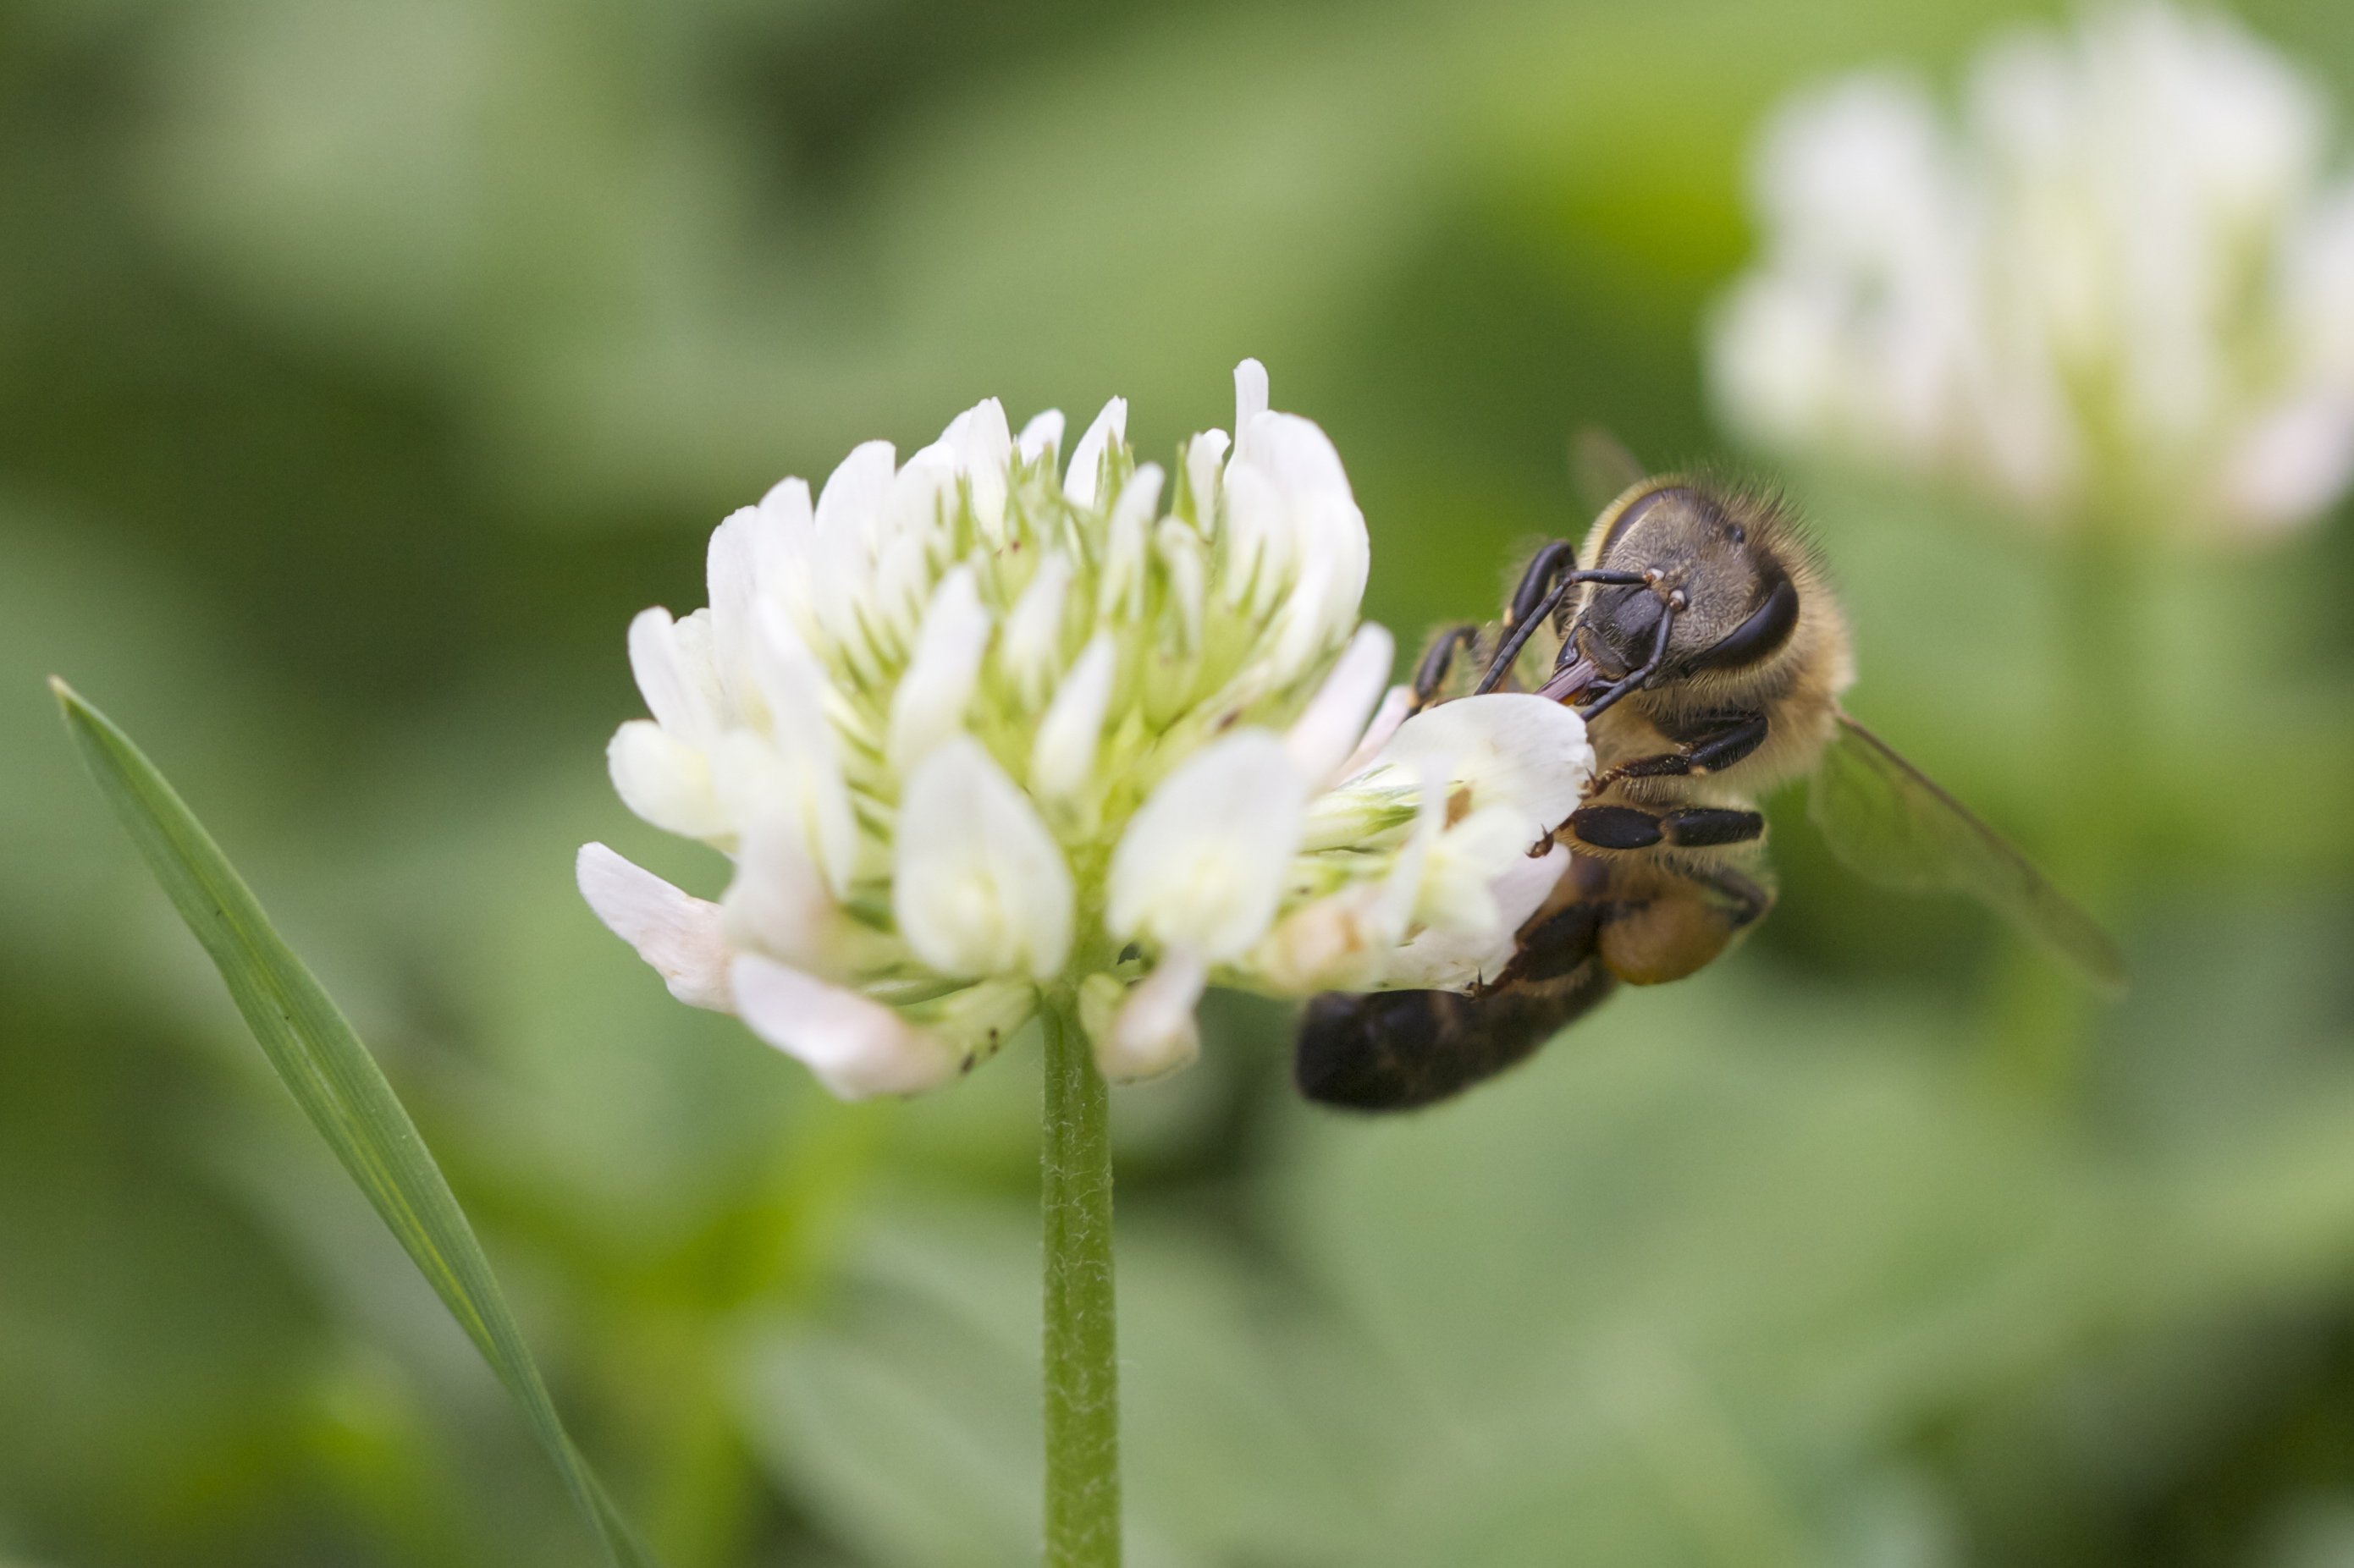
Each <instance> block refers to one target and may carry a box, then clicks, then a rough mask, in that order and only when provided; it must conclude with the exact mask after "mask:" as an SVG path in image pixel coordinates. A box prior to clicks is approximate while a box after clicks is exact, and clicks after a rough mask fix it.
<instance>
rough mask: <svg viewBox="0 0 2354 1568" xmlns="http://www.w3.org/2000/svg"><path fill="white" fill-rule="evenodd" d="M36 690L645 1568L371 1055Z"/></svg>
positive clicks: (180, 839)
mask: <svg viewBox="0 0 2354 1568" xmlns="http://www.w3.org/2000/svg"><path fill="white" fill-rule="evenodd" d="M49 686H50V689H51V690H52V691H54V692H55V693H56V694H57V698H58V706H59V707H60V708H62V709H63V710H64V712H65V719H66V728H67V729H68V730H69V732H70V733H71V734H72V736H73V738H74V743H75V745H77V746H78V747H80V749H81V754H82V758H83V760H84V761H85V762H87V763H88V764H89V766H90V773H91V775H92V777H94V778H95V779H97V780H98V785H99V788H100V789H101V790H103V791H104V792H105V794H106V798H107V800H108V801H109V802H110V803H111V805H112V806H113V808H114V812H115V815H116V816H117V817H119V818H121V819H122V825H123V827H124V828H125V829H127V830H128V831H129V832H130V834H131V838H132V842H134V843H135V844H137V845H138V846H139V853H141V854H142V855H143V856H144V857H145V858H146V861H147V864H148V867H149V869H151V870H152V871H154V874H155V878H156V880H157V881H159V882H161V883H162V884H163V885H164V892H165V893H167V894H169V895H171V899H172V903H173V905H174V906H175V907H176V908H177V909H178V910H179V912H180V917H181V918H182V919H183V920H186V922H187V924H188V929H189V930H191V931H193V932H195V933H196V940H197V941H199V942H201V943H203V944H204V948H205V951H206V952H207V953H208V954H210V955H211V957H212V960H213V963H214V964H215V965H216V966H217V968H218V969H219V970H220V974H221V979H222V980H225V981H227V982H228V991H229V995H230V997H231V998H232V999H234V1000H235V1001H236V1002H237V1007H238V1011H239V1012H241V1013H243V1014H244V1015H245V1021H246V1022H247V1023H248V1024H249V1025H250V1026H251V1027H252V1030H253V1033H254V1038H255V1039H257V1040H259V1041H260V1044H261V1049H262V1052H263V1053H264V1054H266V1055H267V1056H268V1057H269V1058H270V1065H271V1066H272V1067H274V1068H275V1069H277V1072H278V1075H279V1077H280V1078H281V1079H283V1080H284V1081H285V1084H286V1086H287V1088H289V1089H290V1090H292V1092H293V1095H294V1098H295V1101H296V1103H298V1104H299V1105H301V1106H302V1112H303V1114H304V1115H305V1116H308V1117H309V1118H311V1124H312V1125H313V1127H316V1128H318V1129H319V1133H320V1136H322V1137H323V1138H324V1139H326V1140H327V1145H328V1147H329V1148H331V1149H333V1150H334V1151H335V1158H336V1159H338V1160H342V1161H343V1164H344V1169H345V1170H346V1171H350V1172H351V1175H352V1180H353V1181H356V1182H358V1183H359V1185H360V1190H361V1191H362V1192H366V1194H367V1199H368V1202H371V1203H373V1204H375V1205H376V1213H378V1214H380V1215H382V1216H383V1217H384V1223H385V1224H387V1225H389V1226H390V1227H392V1234H394V1235H395V1236H396V1237H398V1239H399V1241H400V1245H402V1246H403V1247H405V1248H407V1249H408V1255H409V1256H410V1257H411V1258H412V1259H414V1260H415V1261H416V1264H417V1266H418V1267H419V1269H421V1270H422V1271H423V1272H424V1275H425V1277H426V1279H427V1280H428V1281H429V1282H430V1284H431V1285H432V1287H433V1288H434V1290H435V1291H436V1292H438V1293H439V1294H440V1298H441V1299H442V1301H443V1303H444V1304H445V1305H447V1306H448V1307H449V1308H450V1311H451V1316H453V1317H455V1318H456V1319H458V1323H459V1326H460V1327H461V1328H463V1329H464V1330H466V1334H467V1336H468V1337H469V1338H470V1339H472V1340H473V1341H474V1345H475V1348H476V1349H478V1350H480V1351H482V1359H483V1360H484V1361H488V1362H490V1364H491V1370H492V1371H493V1372H496V1373H497V1374H498V1378H499V1381H500V1382H501V1383H504V1384H505V1385H506V1389H507V1392H508V1393H510V1394H511V1395H513V1396H514V1402H515V1404H517V1405H518V1406H519V1407H520V1408H521V1409H522V1411H523V1414H524V1419H525V1422H526V1423H527V1424H528V1425H530V1427H531V1430H532V1435H533V1436H535V1437H536V1438H538V1440H539V1444H540V1446H541V1447H543V1448H545V1449H546V1451H547V1456H548V1457H549V1458H550V1459H552V1460H554V1461H555V1463H556V1467H557V1471H558V1472H559V1473H561V1474H562V1476H563V1478H564V1484H565V1486H566V1487H567V1489H569V1490H570V1491H571V1493H572V1497H573V1500H574V1501H575V1502H577V1503H578V1505H579V1507H580V1511H581V1512H582V1513H583V1514H584V1515H586V1516H587V1517H588V1522H589V1524H590V1525H591V1527H592V1528H594V1529H595V1531H596V1532H597V1534H598V1537H599V1539H600V1540H601V1541H602V1542H604V1545H605V1552H606V1556H607V1558H608V1560H609V1561H610V1562H611V1563H614V1564H615V1565H616V1568H652V1564H653V1559H652V1557H651V1556H650V1555H648V1553H647V1552H646V1551H645V1549H644V1548H643V1547H642V1546H641V1545H640V1544H639V1543H638V1542H637V1539H636V1537H635V1536H634V1535H632V1534H631V1531H630V1529H629V1526H628V1525H627V1524H626V1523H625V1522H624V1521H623V1520H622V1519H621V1516H620V1511H619V1510H617V1509H616V1508H615V1507H614V1505H613V1501H612V1499H611V1498H610V1497H609V1496H608V1495H607V1494H606V1491H605V1489H604V1486H603V1485H602V1484H601V1483H600V1482H599V1480H598V1479H597V1477H596V1474H595V1473H594V1472H593V1471H591V1470H590V1469H589V1467H588V1460H587V1459H586V1458H584V1457H582V1456H581V1453H580V1450H579V1449H578V1447H577V1446H575V1445H574V1443H573V1441H572V1438H571V1436H570V1434H568V1433H567V1432H566V1431H565V1429H564V1423H563V1420H562V1419H561V1418H560V1417H559V1416H558V1415H557V1413H556V1404H555V1402H554V1401H553V1400H551V1399H550V1398H549V1397H548V1393H547V1384H546V1381H545V1380H544V1379H542V1378H541V1376H540V1374H539V1368H538V1366H537V1365H536V1364H535V1363H534V1362H533V1361H532V1359H531V1351H529V1350H528V1349H527V1348H526V1347H525V1344H524V1340H523V1333H522V1330H520V1329H519V1328H518V1327H517V1326H516V1324H515V1320H514V1314H513V1313H512V1312H511V1311H509V1310H508V1308H507V1303H506V1298H505V1296H504V1293H502V1292H501V1291H500V1289H499V1284H498V1280H497V1278H496V1277H493V1274H492V1273H491V1264H490V1259H489V1258H488V1257H486V1256H485V1255H483V1253H482V1244H481V1243H480V1242H479V1241H477V1240H476V1239H475V1236H474V1229H473V1226H472V1225H471V1224H468V1223H467V1221H466V1215H465V1213H464V1211H463V1210H461V1209H460V1208H459V1206H458V1200H457V1198H456V1196H455V1195H454V1194H452V1193H451V1191H450V1184H449V1182H448V1181H446V1180H444V1179H443V1177H442V1175H441V1168H440V1166H439V1165H437V1164H435V1163H434V1161H433V1156H432V1154H431V1153H430V1152H429V1150H427V1149H426V1147H425V1140H424V1139H422V1138H420V1137H419V1136H418V1132H417V1125H416V1123H414V1122H412V1121H410V1120H409V1118H408V1111H407V1110H405V1109H403V1108H402V1107H401V1104H400V1100H399V1098H398V1096H396V1095H395V1094H394V1093H393V1092H392V1086H391V1085H390V1084H388V1083H387V1082H386V1081H385V1076H384V1074H383V1073H382V1072H381V1071H380V1070H379V1069H378V1068H377V1066H376V1059H375V1058H374V1057H372V1056H370V1055H369V1054H368V1053H367V1048H366V1046H365V1045H362V1044H360V1040H359V1036H358V1035H357V1034H355V1033H353V1031H352V1026H351V1024H350V1022H348V1021H346V1020H345V1017H344V1015H343V1012H342V1011H341V1010H340V1009H338V1008H337V1007H336V1006H335V1004H334V1000H333V999H331V998H330V997H329V996H328V995H327V992H326V991H325V989H324V988H323V987H322V986H321V985H320V984H319V981H318V980H317V978H316V977H315V976H313V974H312V973H311V971H310V969H308V968H306V967H305V966H304V965H303V963H302V959H298V958H296V957H295V956H294V951H293V949H292V948H289V947H288V946H287V945H286V943H285V942H284V940H283V939H281V938H280V937H279V935H278V933H277V931H276V930H275V929H273V928H272V927H271V926H270V918H269V916H266V915H264V914H263V913H262V910H261V905H260V902H259V901H258V900H257V899H255V897H254V896H253V892H252V890H251V889H250V888H249V887H247V886H246V885H245V880H244V879H243V878H242V877H240V876H239V875H238V874H237V870H236V868H235V867H233V866H232V865H230V864H229V863H228V857H227V856H226V855H224V854H222V853H221V852H220V847H219V846H218V845H217V844H216V843H214V842H213V841H212V836H211V835H210V834H208V833H207V832H205V830H204V826H203V824H202V823H200V822H198V821H196V816H195V814H194V813H193V812H191V811H190V810H188V808H187V804H186V802H185V801H183V800H181V799H180V797H179V794H178V793H177V792H176V791H175V790H174V789H173V788H172V786H171V785H170V784H169V783H168V782H166V781H165V779H164V776H163V775H162V774H161V773H159V772H157V771H156V769H155V765H154V763H152V762H150V761H148V760H147V758H146V757H145V755H144V754H143V753H142V752H141V751H140V749H139V748H138V747H136V746H134V745H133V744H132V741H131V737H130V736H127V735H124V734H123V733H122V730H120V729H119V728H117V727H116V726H115V725H114V723H113V721H112V720H111V719H109V718H108V717H107V716H106V715H104V714H101V713H100V712H99V711H98V710H97V709H96V708H94V707H92V706H90V705H89V704H88V703H86V702H84V701H83V700H82V699H81V697H80V695H78V694H76V693H75V692H74V691H73V689H72V688H71V687H69V686H68V685H67V684H66V683H64V682H63V681H59V680H56V679H54V678H53V679H52V680H51V681H50V683H49Z"/></svg>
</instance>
